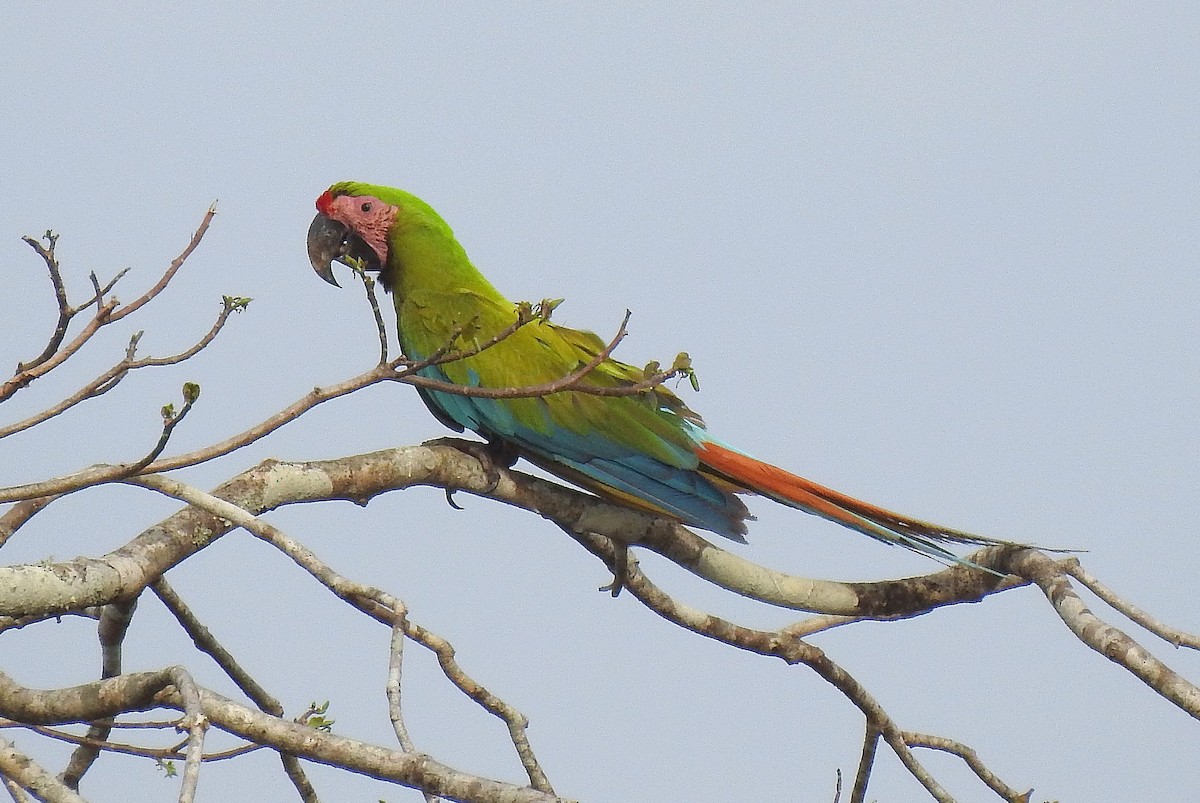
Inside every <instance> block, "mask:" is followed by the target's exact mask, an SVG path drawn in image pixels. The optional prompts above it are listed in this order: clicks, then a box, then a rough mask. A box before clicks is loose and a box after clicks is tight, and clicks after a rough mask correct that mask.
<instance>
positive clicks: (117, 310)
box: [0, 203, 217, 402]
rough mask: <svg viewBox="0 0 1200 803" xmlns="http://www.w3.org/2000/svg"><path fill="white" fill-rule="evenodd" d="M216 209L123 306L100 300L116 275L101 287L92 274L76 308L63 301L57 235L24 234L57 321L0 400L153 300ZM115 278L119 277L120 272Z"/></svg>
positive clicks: (6, 385) (7, 384) (213, 208)
mask: <svg viewBox="0 0 1200 803" xmlns="http://www.w3.org/2000/svg"><path fill="white" fill-rule="evenodd" d="M216 213H217V207H216V203H213V205H212V206H210V207H209V208H208V211H207V212H206V213H205V215H204V217H203V219H202V220H201V221H200V226H199V228H197V229H196V231H195V233H194V234H193V235H192V239H191V240H190V241H189V242H188V244H187V246H186V247H185V248H184V249H183V251H182V252H181V253H180V254H179V256H178V257H176V258H175V259H174V260H172V262H171V264H170V265H169V266H168V267H167V270H166V271H165V272H164V273H163V275H162V277H161V278H160V279H159V280H158V282H157V283H156V284H155V285H154V286H153V287H151V288H150V289H149V290H147V291H146V292H145V293H143V294H142V295H141V296H140V297H139V298H137V299H136V300H135V301H133V302H132V303H130V304H127V305H125V306H123V307H121V306H120V302H118V301H117V299H115V298H110V299H108V300H107V301H105V300H103V298H102V296H103V294H104V292H105V291H106V289H111V287H112V285H113V284H115V282H116V279H114V280H113V282H111V283H110V284H109V285H108V288H101V287H100V286H99V284H98V283H97V282H96V281H95V278H94V277H93V285H94V286H95V288H96V295H95V297H94V299H93V301H89V302H88V303H87V304H84V305H82V306H80V307H78V308H71V307H70V306H69V305H68V303H67V298H66V290H65V287H64V285H63V282H62V276H61V273H60V270H59V267H58V261H57V258H56V257H55V256H54V247H55V245H56V243H57V240H58V238H57V236H56V235H54V234H52V233H51V232H46V240H47V241H48V243H49V245H48V246H46V247H43V246H42V245H41V243H39V242H38V241H36V240H34V239H32V238H30V237H26V238H25V242H27V243H29V245H30V246H31V247H32V248H33V249H34V250H35V251H37V252H38V254H39V256H41V257H42V260H43V261H44V262H45V263H46V266H47V268H48V270H49V272H50V281H51V284H52V286H53V287H54V293H55V297H56V299H57V301H58V310H59V314H58V323H57V324H56V326H55V328H54V333H53V334H52V335H51V338H50V342H49V343H48V344H47V346H46V348H45V349H44V350H43V352H42V354H40V355H38V356H37V357H35V358H34V359H33V360H30V361H29V362H27V363H22V364H20V365H18V366H17V372H16V373H15V374H14V375H13V377H12V378H11V379H9V380H8V381H7V382H5V383H4V384H2V385H0V402H3V401H5V400H7V399H9V398H10V397H11V396H12V395H13V394H14V393H16V392H17V391H18V390H21V389H22V388H25V387H28V386H29V384H30V383H31V382H33V381H34V380H35V379H38V378H39V377H42V376H45V375H46V374H48V373H50V372H51V371H53V370H54V369H55V368H57V367H58V366H59V365H62V364H63V363H64V362H66V361H67V359H69V358H70V357H71V356H72V355H74V354H75V353H76V352H78V351H79V349H81V348H82V347H83V346H84V344H85V343H87V342H88V341H89V340H91V338H92V336H93V335H95V334H96V332H98V331H99V330H100V329H101V328H102V327H104V326H107V325H108V324H111V323H116V322H117V321H119V320H121V319H122V318H124V317H125V316H127V315H130V314H132V313H134V312H136V311H137V310H139V309H140V308H141V307H143V306H144V305H146V304H147V303H149V302H150V301H151V300H153V299H154V298H155V297H156V296H157V295H158V294H159V293H160V292H162V290H163V289H164V288H165V287H166V286H167V284H168V283H169V282H170V281H171V279H172V278H174V276H175V274H176V273H177V272H178V271H179V268H180V267H182V266H183V263H184V262H185V261H186V260H187V258H188V257H189V256H190V255H191V253H192V252H193V251H194V250H196V246H198V245H199V244H200V241H201V240H202V239H203V238H204V234H205V232H206V231H208V226H209V224H210V223H211V222H212V219H213V216H214V215H216ZM117 278H118V279H119V278H120V276H118V277H117ZM92 303H95V304H96V313H95V315H93V316H92V319H91V320H90V321H88V323H87V325H86V326H84V328H83V330H81V331H80V333H79V334H78V335H76V337H75V339H74V340H72V341H71V342H70V343H69V344H67V345H66V346H65V347H63V346H62V341H63V339H64V338H65V336H66V332H67V327H68V325H69V324H70V321H71V318H72V317H74V315H75V314H76V313H78V312H79V311H81V310H83V309H86V308H87V307H89V306H91V305H92Z"/></svg>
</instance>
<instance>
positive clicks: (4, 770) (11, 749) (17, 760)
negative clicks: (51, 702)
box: [0, 737, 85, 803]
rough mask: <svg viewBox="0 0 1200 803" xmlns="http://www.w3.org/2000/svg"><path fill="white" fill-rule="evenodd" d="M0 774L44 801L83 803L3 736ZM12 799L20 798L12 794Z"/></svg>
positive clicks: (0, 740)
mask: <svg viewBox="0 0 1200 803" xmlns="http://www.w3.org/2000/svg"><path fill="white" fill-rule="evenodd" d="M0 776H3V777H4V778H6V779H9V780H11V781H12V782H13V783H14V784H16V785H17V787H19V788H20V789H28V790H29V791H30V792H32V793H33V794H34V795H36V796H37V797H38V799H39V800H44V801H46V803H85V801H84V799H83V798H81V797H80V796H79V795H78V794H77V793H76V792H75V791H73V790H72V789H70V788H69V787H68V786H67V785H66V784H64V783H63V782H62V781H60V780H58V779H57V778H55V777H54V776H53V775H51V774H50V773H48V772H46V770H44V769H42V768H41V767H39V766H38V765H37V764H35V763H34V762H33V760H32V759H30V758H29V757H28V756H26V755H24V754H23V753H21V752H19V751H18V750H17V748H16V746H15V745H13V743H12V742H10V741H8V740H7V739H5V738H3V737H0ZM11 791H12V790H11V789H10V792H11ZM13 799H14V800H19V799H20V798H18V797H17V796H16V795H15V794H14V795H13Z"/></svg>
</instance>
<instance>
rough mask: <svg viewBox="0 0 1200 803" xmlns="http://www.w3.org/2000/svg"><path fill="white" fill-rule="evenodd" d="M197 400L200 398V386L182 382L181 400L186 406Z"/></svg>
mask: <svg viewBox="0 0 1200 803" xmlns="http://www.w3.org/2000/svg"><path fill="white" fill-rule="evenodd" d="M198 398H200V385H198V384H197V383H195V382H184V383H183V400H184V401H185V402H187V403H188V404H192V403H194V402H195V401H196V399H198Z"/></svg>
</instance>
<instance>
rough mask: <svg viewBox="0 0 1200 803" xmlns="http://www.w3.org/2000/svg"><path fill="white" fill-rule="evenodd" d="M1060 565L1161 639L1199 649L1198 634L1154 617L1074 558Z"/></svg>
mask: <svg viewBox="0 0 1200 803" xmlns="http://www.w3.org/2000/svg"><path fill="white" fill-rule="evenodd" d="M1060 565H1062V566H1063V567H1064V568H1065V569H1066V572H1067V574H1069V575H1071V576H1072V577H1074V578H1075V579H1076V580H1078V581H1079V582H1080V583H1082V584H1083V585H1084V586H1085V587H1086V588H1087V589H1088V590H1089V591H1091V592H1092V593H1093V594H1095V595H1096V596H1097V597H1099V598H1100V599H1102V600H1104V601H1105V602H1106V603H1107V604H1108V605H1109V606H1110V607H1111V608H1113V609H1114V610H1116V611H1118V612H1119V613H1122V614H1124V615H1125V616H1127V617H1128V618H1129V619H1130V620H1131V621H1133V622H1136V623H1137V624H1139V625H1141V626H1142V627H1144V628H1145V629H1146V630H1149V631H1150V632H1151V633H1153V634H1154V635H1156V636H1158V637H1159V638H1160V639H1162V640H1163V641H1166V642H1169V643H1171V644H1174V645H1175V646H1176V647H1187V648H1188V649H1192V650H1197V649H1200V636H1196V635H1194V634H1192V633H1188V632H1186V631H1184V630H1179V629H1178V628H1174V627H1171V626H1170V625H1168V624H1166V623H1165V622H1162V621H1161V620H1159V619H1156V618H1154V617H1153V616H1151V615H1150V614H1149V613H1147V612H1146V611H1144V610H1142V609H1141V608H1139V607H1138V606H1136V605H1134V604H1133V603H1132V602H1129V601H1128V600H1126V599H1124V598H1123V597H1121V596H1119V595H1118V594H1117V593H1116V592H1114V591H1113V590H1112V589H1111V588H1109V587H1108V586H1106V585H1105V584H1104V583H1102V582H1100V580H1098V579H1097V578H1096V577H1095V576H1094V575H1092V574H1091V573H1090V572H1089V571H1087V570H1086V569H1084V568H1083V566H1082V565H1081V564H1080V563H1079V561H1078V560H1077V559H1076V558H1070V559H1068V560H1066V561H1063V562H1062V563H1061V564H1060Z"/></svg>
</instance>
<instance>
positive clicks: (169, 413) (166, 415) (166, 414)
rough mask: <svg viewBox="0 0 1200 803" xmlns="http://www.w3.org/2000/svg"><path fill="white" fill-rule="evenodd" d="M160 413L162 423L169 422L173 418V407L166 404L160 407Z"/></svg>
mask: <svg viewBox="0 0 1200 803" xmlns="http://www.w3.org/2000/svg"><path fill="white" fill-rule="evenodd" d="M160 412H161V413H162V417H163V421H170V420H171V419H172V418H174V417H175V405H173V404H171V403H169V402H168V403H167V404H164V405H163V406H162V410H160Z"/></svg>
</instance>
